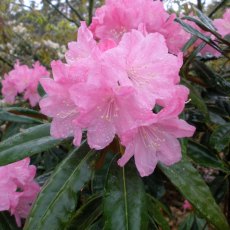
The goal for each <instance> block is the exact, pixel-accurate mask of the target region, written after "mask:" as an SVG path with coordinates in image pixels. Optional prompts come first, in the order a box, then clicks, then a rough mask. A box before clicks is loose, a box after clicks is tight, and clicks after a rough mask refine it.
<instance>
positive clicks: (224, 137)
mask: <svg viewBox="0 0 230 230" xmlns="http://www.w3.org/2000/svg"><path fill="white" fill-rule="evenodd" d="M210 143H211V145H212V146H213V147H214V148H215V149H216V150H217V151H219V152H220V151H222V150H224V149H225V148H226V147H227V146H228V145H229V144H230V123H227V124H225V125H220V126H219V127H218V128H217V129H215V131H214V132H213V133H212V135H211V138H210Z"/></svg>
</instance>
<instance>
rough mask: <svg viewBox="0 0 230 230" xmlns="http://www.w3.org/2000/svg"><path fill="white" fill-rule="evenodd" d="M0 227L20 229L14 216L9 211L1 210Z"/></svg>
mask: <svg viewBox="0 0 230 230" xmlns="http://www.w3.org/2000/svg"><path fill="white" fill-rule="evenodd" d="M0 229H1V230H19V228H18V227H17V226H16V222H15V220H14V217H12V216H10V215H9V214H8V213H7V212H0Z"/></svg>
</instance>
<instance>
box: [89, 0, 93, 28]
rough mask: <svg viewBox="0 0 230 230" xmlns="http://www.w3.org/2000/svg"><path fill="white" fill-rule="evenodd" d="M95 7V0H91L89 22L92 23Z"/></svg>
mask: <svg viewBox="0 0 230 230" xmlns="http://www.w3.org/2000/svg"><path fill="white" fill-rule="evenodd" d="M93 7H94V0H89V19H88V24H90V23H91V22H92V17H93Z"/></svg>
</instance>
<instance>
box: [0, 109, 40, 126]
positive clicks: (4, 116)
mask: <svg viewBox="0 0 230 230" xmlns="http://www.w3.org/2000/svg"><path fill="white" fill-rule="evenodd" d="M0 120H1V121H10V122H17V123H18V122H19V123H29V124H33V123H35V124H36V123H39V124H41V123H43V122H42V121H41V120H39V119H36V118H32V117H28V116H24V115H16V114H13V113H9V112H6V111H1V112H0Z"/></svg>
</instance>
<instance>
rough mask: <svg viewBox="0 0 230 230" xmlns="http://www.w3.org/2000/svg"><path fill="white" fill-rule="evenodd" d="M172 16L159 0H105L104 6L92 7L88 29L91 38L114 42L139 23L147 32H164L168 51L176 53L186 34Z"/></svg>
mask: <svg viewBox="0 0 230 230" xmlns="http://www.w3.org/2000/svg"><path fill="white" fill-rule="evenodd" d="M156 12H157V13H156ZM174 19H175V15H172V16H170V15H169V14H168V13H167V12H166V11H165V9H164V6H163V3H162V2H161V1H152V0H145V1H143V0H134V1H130V0H118V1H117V0H116V1H115V0H107V1H106V4H105V5H104V6H102V7H101V8H98V9H97V10H96V13H95V17H93V20H92V23H91V25H90V29H91V31H92V32H93V34H94V36H95V38H97V39H100V40H104V39H112V40H114V41H115V42H117V43H118V42H119V41H120V40H121V38H122V36H123V34H124V33H126V32H129V31H131V30H132V29H138V28H139V26H140V24H143V26H144V27H145V28H146V31H147V32H148V33H154V32H159V33H161V34H162V35H164V36H165V39H166V43H167V45H168V48H169V51H170V52H171V53H174V54H177V53H178V52H180V51H181V48H182V47H183V45H184V44H185V42H186V40H187V39H188V35H187V33H186V32H185V31H184V30H183V29H182V28H181V27H180V26H179V24H177V23H176V22H174Z"/></svg>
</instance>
